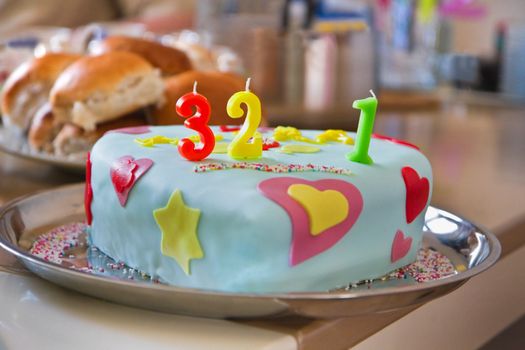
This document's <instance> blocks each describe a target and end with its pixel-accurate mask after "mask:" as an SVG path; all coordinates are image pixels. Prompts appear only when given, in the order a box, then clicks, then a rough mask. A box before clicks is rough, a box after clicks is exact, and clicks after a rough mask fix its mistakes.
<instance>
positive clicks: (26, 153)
mask: <svg viewBox="0 0 525 350" xmlns="http://www.w3.org/2000/svg"><path fill="white" fill-rule="evenodd" d="M0 151H2V152H5V153H8V154H11V155H13V156H16V157H20V158H24V159H29V160H33V161H38V162H42V163H46V164H48V165H52V166H55V167H57V168H62V169H65V170H69V171H73V172H84V171H85V170H86V161H85V160H83V159H79V158H78V157H76V158H75V157H59V156H55V155H52V154H47V153H44V152H36V151H34V150H32V149H31V148H30V147H29V145H28V143H27V139H26V137H25V136H23V135H15V134H14V133H12V132H11V131H9V130H8V129H7V128H5V127H4V126H3V125H1V124H0Z"/></svg>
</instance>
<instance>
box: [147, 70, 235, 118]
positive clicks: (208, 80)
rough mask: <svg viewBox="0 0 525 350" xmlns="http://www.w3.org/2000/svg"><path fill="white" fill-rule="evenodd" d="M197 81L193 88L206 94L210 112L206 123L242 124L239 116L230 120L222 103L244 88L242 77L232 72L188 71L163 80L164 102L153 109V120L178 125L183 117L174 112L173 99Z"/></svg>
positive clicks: (177, 97) (224, 103)
mask: <svg viewBox="0 0 525 350" xmlns="http://www.w3.org/2000/svg"><path fill="white" fill-rule="evenodd" d="M194 82H197V91H198V92H199V93H200V94H202V95H204V96H206V98H207V99H208V101H209V103H210V106H211V109H212V112H211V116H210V121H209V124H210V125H229V124H239V123H242V121H243V119H242V118H241V119H233V118H230V117H228V114H227V113H226V104H227V103H228V100H229V99H230V97H231V96H232V95H233V94H234V93H236V92H238V91H242V90H244V85H245V82H244V80H243V79H242V78H241V77H239V76H237V75H234V74H232V73H222V72H215V71H214V72H202V71H188V72H185V73H181V74H179V75H176V76H173V77H170V78H168V79H166V81H165V84H166V88H165V99H166V103H165V104H164V105H163V106H162V107H161V108H158V109H156V110H155V111H153V122H154V124H156V125H171V124H182V123H184V118H182V117H181V116H179V115H178V114H177V112H176V111H175V104H176V103H177V100H178V99H179V98H180V97H181V96H182V95H184V94H186V93H188V92H190V91H192V89H193V84H194Z"/></svg>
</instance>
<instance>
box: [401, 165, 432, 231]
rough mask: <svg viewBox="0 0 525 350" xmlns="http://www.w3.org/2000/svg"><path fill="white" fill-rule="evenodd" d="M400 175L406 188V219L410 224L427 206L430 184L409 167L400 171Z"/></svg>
mask: <svg viewBox="0 0 525 350" xmlns="http://www.w3.org/2000/svg"><path fill="white" fill-rule="evenodd" d="M401 174H402V175H403V180H404V181H405V187H406V219H407V223H409V224H410V223H411V222H412V221H414V220H415V219H416V217H417V216H418V215H419V214H420V213H421V212H422V211H423V209H425V207H426V205H427V202H428V195H429V192H430V183H429V182H428V179H427V178H426V177H419V174H418V173H417V171H415V170H414V169H413V168H411V167H409V166H406V167H404V168H403V169H401Z"/></svg>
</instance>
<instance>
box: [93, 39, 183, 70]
mask: <svg viewBox="0 0 525 350" xmlns="http://www.w3.org/2000/svg"><path fill="white" fill-rule="evenodd" d="M114 51H126V52H133V53H134V54H136V55H139V56H141V57H142V58H144V59H145V60H146V61H148V62H149V63H150V64H151V65H153V66H154V67H156V68H158V69H160V71H161V72H162V75H163V76H170V75H175V74H179V73H182V72H185V71H188V70H190V69H191V68H192V65H191V62H190V59H189V58H188V56H187V55H186V54H185V53H184V52H183V51H181V50H178V49H175V48H173V47H168V46H165V45H162V44H160V43H157V42H154V41H151V40H145V39H139V38H132V37H127V36H110V37H108V38H107V39H105V40H104V41H102V42H101V43H99V45H98V47H97V49H96V53H104V52H114Z"/></svg>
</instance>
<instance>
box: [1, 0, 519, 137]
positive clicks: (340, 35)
mask: <svg viewBox="0 0 525 350" xmlns="http://www.w3.org/2000/svg"><path fill="white" fill-rule="evenodd" d="M0 19H1V21H0V23H1V24H0V37H1V38H2V46H1V49H0V50H1V52H0V81H1V80H2V78H3V79H5V78H6V77H7V76H8V74H9V72H10V71H11V70H13V69H14V67H16V66H17V65H18V64H19V63H20V61H21V60H23V59H24V58H25V57H27V56H30V55H34V54H37V55H42V54H43V52H46V51H77V52H78V51H82V50H87V49H88V44H89V41H91V40H97V39H101V38H103V37H105V36H107V35H111V34H126V35H133V36H138V37H149V38H152V37H155V38H156V39H158V40H160V41H162V42H164V43H168V44H169V43H172V42H173V41H174V40H175V41H177V40H179V42H180V41H181V40H182V41H183V42H184V43H189V44H198V45H200V46H202V47H204V48H208V49H211V48H216V50H215V51H214V54H215V56H214V57H213V58H212V59H211V60H215V62H213V63H214V64H211V63H210V62H207V60H209V58H208V57H204V55H202V54H201V55H200V57H197V60H198V61H199V65H200V67H199V68H200V69H216V68H218V69H220V70H226V71H234V72H237V73H240V74H242V75H245V76H251V77H252V78H253V79H252V81H253V87H254V89H255V90H256V91H257V92H258V93H259V94H260V96H261V98H262V99H263V101H264V105H265V108H266V110H267V111H268V117H269V120H270V123H271V124H283V123H284V124H287V123H293V124H294V125H296V126H298V127H310V128H324V127H328V126H329V127H340V128H346V129H350V128H352V127H353V126H354V124H355V120H354V121H352V120H350V118H348V113H349V112H350V111H349V110H350V109H351V102H352V101H353V100H354V99H356V98H360V97H363V96H365V95H367V94H368V90H369V89H370V88H372V89H374V90H377V91H380V93H383V95H385V94H384V93H385V91H391V92H392V94H387V96H384V97H385V99H384V100H383V103H384V106H383V107H390V106H392V105H395V106H397V107H399V106H401V107H403V106H408V107H410V106H414V105H416V106H421V105H423V106H432V105H435V104H437V103H441V102H443V101H446V100H447V99H448V98H451V96H452V97H453V98H458V97H461V98H463V99H473V100H475V101H476V102H479V103H485V104H494V103H496V104H497V103H511V104H523V103H524V101H525V61H524V60H522V59H521V56H522V55H523V54H525V39H524V38H525V2H523V1H520V0H501V1H497V2H495V1H488V0H478V1H474V0H443V1H438V0H375V1H372V0H308V1H307V0H265V1H264V0H250V1H238V0H199V1H190V0H172V1H154V0H152V1H140V0H135V1H103V0H99V1H94V2H89V3H88V2H85V1H68V2H67V4H63V2H61V1H54V0H45V1H41V2H39V3H38V5H36V4H35V2H33V1H24V0H22V1H20V0H19V1H8V0H7V1H6V0H3V1H0ZM193 55H194V56H199V53H198V52H194V54H193ZM400 92H403V93H407V92H409V93H413V92H417V94H416V95H417V96H413V97H414V98H411V99H407V98H406V97H405V98H399V96H398V94H399V93H400ZM463 92H468V93H466V94H463ZM458 93H460V94H459V96H458ZM411 96H412V95H411Z"/></svg>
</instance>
